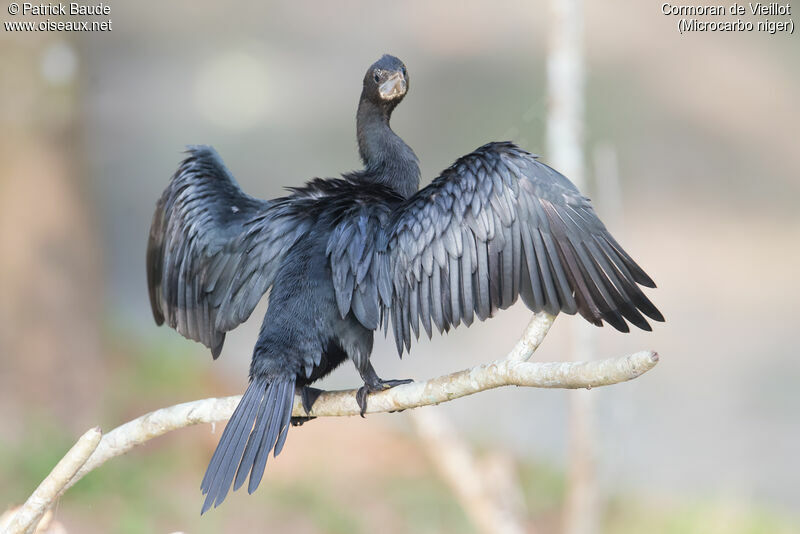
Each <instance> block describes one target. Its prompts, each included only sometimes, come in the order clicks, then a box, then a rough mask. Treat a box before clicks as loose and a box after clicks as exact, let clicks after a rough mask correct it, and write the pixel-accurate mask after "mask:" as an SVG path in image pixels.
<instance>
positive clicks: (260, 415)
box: [200, 377, 295, 514]
mask: <svg viewBox="0 0 800 534" xmlns="http://www.w3.org/2000/svg"><path fill="white" fill-rule="evenodd" d="M294 380H295V379H294V377H290V378H286V379H285V380H283V381H273V382H269V383H268V382H267V381H266V379H264V378H255V379H253V380H252V381H251V382H250V386H249V387H248V388H247V391H245V393H244V395H243V396H242V400H241V402H239V406H237V407H236V410H235V411H234V412H233V415H232V416H231V418H230V420H229V421H228V424H227V425H226V426H225V431H224V432H223V433H222V438H220V440H219V445H217V450H216V451H214V456H212V457H211V462H210V463H209V464H208V469H206V474H205V476H204V477H203V482H202V483H201V484H200V488H201V489H202V490H203V495H205V496H206V500H205V502H204V503H203V509H202V511H201V512H200V513H201V514H203V513H205V512H206V510H208V509H209V508H211V505H214V507H217V506H219V505H220V504H221V503H222V501H224V500H225V496H226V495H228V490H229V489H230V487H231V482H233V489H234V491H235V490H237V489H239V487H240V486H241V485H242V483H244V479H245V478H247V475H248V473H249V474H250V483H249V484H248V486H247V491H248V492H250V493H253V492H254V491H255V490H256V488H257V487H258V484H259V483H260V482H261V477H262V475H263V474H264V467H266V465H267V456H268V455H269V452H270V451H271V450H272V449H273V448H274V449H275V456H277V455H278V454H279V453H280V452H281V449H282V448H283V444H284V443H285V442H286V436H287V434H288V432H289V420H290V419H291V417H292V405H293V404H294ZM234 475H235V476H236V480H235V481H234Z"/></svg>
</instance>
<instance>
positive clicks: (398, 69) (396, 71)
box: [362, 54, 408, 110]
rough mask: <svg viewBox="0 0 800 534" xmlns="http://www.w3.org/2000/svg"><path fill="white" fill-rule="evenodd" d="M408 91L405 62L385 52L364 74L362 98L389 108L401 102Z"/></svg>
mask: <svg viewBox="0 0 800 534" xmlns="http://www.w3.org/2000/svg"><path fill="white" fill-rule="evenodd" d="M407 92H408V72H407V71H406V66H405V65H403V62H402V61H400V60H399V59H397V58H396V57H394V56H390V55H389V54H384V55H383V57H381V58H380V59H379V60H378V61H376V62H375V63H373V64H372V65H371V66H370V68H369V69H367V73H366V74H365V75H364V90H363V92H362V98H366V99H368V100H370V101H372V102H373V103H374V104H377V105H378V106H380V107H382V108H388V109H389V110H391V109H394V107H395V106H396V105H397V104H399V103H400V101H401V100H402V99H403V97H404V96H406V93H407Z"/></svg>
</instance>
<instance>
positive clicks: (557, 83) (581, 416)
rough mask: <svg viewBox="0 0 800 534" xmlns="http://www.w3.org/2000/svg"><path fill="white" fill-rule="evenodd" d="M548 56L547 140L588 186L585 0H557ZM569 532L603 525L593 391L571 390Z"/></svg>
mask: <svg viewBox="0 0 800 534" xmlns="http://www.w3.org/2000/svg"><path fill="white" fill-rule="evenodd" d="M550 5H551V13H552V19H551V24H550V35H549V50H548V61H547V94H548V117H547V144H548V154H549V159H550V161H551V162H552V164H553V165H554V166H555V167H556V168H557V169H559V170H560V171H561V172H562V173H564V174H565V175H566V176H568V177H569V178H570V180H572V181H573V182H574V183H575V185H577V186H578V187H579V188H580V189H582V190H584V191H585V189H586V183H585V182H586V181H585V172H584V157H583V142H584V138H583V124H584V64H583V2H582V0H551V2H550ZM573 325H574V326H573V328H574V332H573V347H574V348H573V359H574V360H590V359H592V339H591V336H592V332H591V330H590V328H591V326H589V325H588V324H586V323H585V322H584V321H574V322H573ZM569 398H570V413H569V454H568V456H567V465H568V478H567V495H566V506H565V511H564V532H565V533H567V534H595V533H596V532H598V530H599V525H598V523H599V514H598V499H597V482H596V476H595V450H594V438H593V424H592V419H593V417H592V416H593V412H592V398H591V392H589V391H584V390H578V391H575V392H574V393H571V394H570V396H569Z"/></svg>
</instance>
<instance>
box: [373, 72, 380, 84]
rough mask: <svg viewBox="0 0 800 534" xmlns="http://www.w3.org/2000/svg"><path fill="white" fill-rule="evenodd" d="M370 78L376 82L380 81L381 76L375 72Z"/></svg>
mask: <svg viewBox="0 0 800 534" xmlns="http://www.w3.org/2000/svg"><path fill="white" fill-rule="evenodd" d="M372 79H373V80H375V83H378V82H379V81H381V77H380V76H378V73H377V72H376V73H375V74H373V75H372Z"/></svg>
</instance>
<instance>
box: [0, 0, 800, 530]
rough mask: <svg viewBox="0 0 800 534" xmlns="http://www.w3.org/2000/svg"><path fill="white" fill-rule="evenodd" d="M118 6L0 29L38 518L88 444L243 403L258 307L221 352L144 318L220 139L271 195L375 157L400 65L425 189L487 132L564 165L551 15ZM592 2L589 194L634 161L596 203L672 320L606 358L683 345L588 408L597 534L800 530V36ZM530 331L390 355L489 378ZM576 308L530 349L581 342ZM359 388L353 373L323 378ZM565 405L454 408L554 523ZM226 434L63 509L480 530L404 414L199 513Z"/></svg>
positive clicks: (534, 514)
mask: <svg viewBox="0 0 800 534" xmlns="http://www.w3.org/2000/svg"><path fill="white" fill-rule="evenodd" d="M110 5H111V6H112V12H111V19H112V20H113V31H112V32H110V33H82V34H71V35H67V34H59V33H25V34H23V33H11V32H7V31H5V32H2V33H0V161H2V165H0V251H2V252H0V354H1V355H2V356H1V357H0V414H2V421H3V424H2V425H0V502H1V503H9V504H10V503H13V502H21V501H22V500H24V499H25V497H26V496H27V495H28V494H29V493H30V491H31V490H32V489H33V488H34V487H35V485H36V484H37V483H38V481H39V480H40V479H41V478H42V477H43V476H44V475H45V474H46V473H47V472H48V471H49V470H50V468H51V467H52V466H53V464H54V463H55V462H56V461H57V460H58V458H60V456H61V455H62V454H63V452H64V451H65V450H66V449H67V448H68V447H69V446H70V444H71V443H72V442H73V440H74V439H75V438H76V437H77V436H78V435H79V434H80V433H81V432H82V431H83V430H85V429H86V428H89V427H91V426H93V425H95V424H98V423H99V424H101V425H102V427H103V429H105V430H108V429H110V428H112V427H113V426H116V425H117V424H119V423H121V422H123V421H125V420H128V419H130V418H132V417H136V416H138V415H140V414H141V413H143V412H145V411H149V410H152V409H155V408H159V407H162V406H165V405H170V404H174V403H178V402H183V401H187V400H191V399H195V398H202V397H207V396H213V395H228V394H234V393H237V392H240V391H242V390H243V387H244V384H245V383H246V376H247V366H248V362H249V358H250V352H251V349H252V345H253V343H254V340H255V337H256V334H257V329H258V326H259V324H260V320H261V317H262V313H263V303H262V307H261V308H259V310H257V311H256V313H254V315H253V319H252V320H251V321H250V322H249V323H248V324H247V325H245V327H243V328H241V329H240V330H237V331H236V332H234V333H233V334H232V335H230V336H229V341H228V343H227V344H226V347H225V350H224V351H223V352H224V353H223V356H222V357H221V358H220V360H219V361H218V362H215V363H213V364H212V362H211V358H209V355H208V352H207V351H205V350H203V349H202V347H201V346H199V345H196V344H193V343H191V342H188V341H185V340H183V339H182V338H180V337H179V336H178V335H177V334H176V333H175V332H174V331H171V330H168V329H164V328H162V329H158V328H156V327H155V325H154V324H153V322H152V319H151V316H150V310H149V306H148V303H147V294H146V286H145V277H144V250H145V242H146V238H147V230H148V227H149V223H150V217H151V215H152V210H153V207H154V204H155V201H156V199H157V198H158V196H159V195H160V193H161V191H162V189H163V188H164V186H165V185H166V183H167V180H168V179H169V176H170V175H171V173H172V171H173V170H174V169H175V167H176V164H177V163H178V161H179V160H180V158H181V154H180V152H181V150H182V147H183V146H184V145H186V144H195V143H207V144H213V145H214V146H215V147H216V148H217V149H218V151H219V152H220V153H221V154H222V156H223V158H224V159H225V161H226V162H227V164H228V166H229V168H230V169H231V170H232V171H233V173H234V174H235V175H236V176H237V178H238V180H239V182H240V184H241V185H242V186H243V188H244V189H245V190H246V191H247V192H249V193H250V194H253V195H255V196H260V197H272V196H276V195H279V194H281V192H282V187H283V186H287V185H299V184H301V183H302V182H303V181H304V180H306V179H308V178H311V177H314V176H333V175H336V174H337V173H338V172H342V171H347V170H350V169H354V168H357V167H358V166H359V162H358V159H357V152H356V146H355V135H354V125H355V106H356V102H357V98H358V94H359V92H360V84H361V79H362V76H363V72H364V69H365V68H366V67H367V66H368V65H369V64H370V63H371V62H372V61H374V60H375V59H376V58H377V57H379V56H380V54H382V53H384V52H390V53H392V54H395V55H397V56H399V57H400V58H401V59H403V60H404V61H405V62H406V64H407V66H408V68H409V72H410V76H411V91H410V94H409V96H408V98H407V99H406V100H405V101H404V102H403V104H402V105H401V107H400V108H399V109H398V111H397V112H396V113H395V118H394V119H393V126H394V128H395V130H396V131H397V132H398V133H399V134H400V135H401V136H403V137H404V138H405V140H406V141H407V142H408V143H409V144H410V145H411V146H412V147H413V148H414V149H415V150H416V152H417V154H418V155H419V157H420V159H421V164H422V169H423V177H424V178H423V180H424V181H428V180H430V179H431V178H433V177H434V176H435V175H436V174H437V173H438V171H439V170H441V169H443V168H444V167H446V166H447V165H449V164H450V163H451V162H452V161H453V160H454V159H455V158H456V157H458V156H460V155H462V154H464V153H466V152H468V151H470V150H472V149H474V148H475V147H477V146H479V145H481V144H483V143H484V142H486V141H489V140H497V139H513V140H515V141H517V142H518V143H519V144H521V145H522V146H523V147H525V148H527V149H529V150H531V151H533V152H537V153H540V154H542V155H543V157H544V159H545V161H547V154H546V152H545V150H546V147H545V143H544V126H545V114H546V105H547V101H546V98H545V94H544V81H545V74H546V69H545V57H546V46H545V45H546V35H547V30H548V10H547V6H546V3H545V2H542V1H505V0H504V1H500V2H494V3H471V2H470V3H461V2H450V1H448V2H436V3H433V2H422V1H413V2H395V3H391V4H389V3H377V2H371V3H366V2H355V1H346V2H336V3H314V4H313V5H312V4H309V3H306V2H293V3H290V2H271V1H266V2H240V3H237V4H236V5H235V6H233V5H230V4H225V3H213V4H211V3H207V4H202V5H201V4H198V3H197V2H189V1H187V0H174V1H172V2H167V3H163V2H162V3H157V2H126V3H123V2H110ZM585 7H586V21H585V27H586V37H585V43H586V51H587V76H588V77H587V88H586V91H587V124H586V134H587V146H586V154H587V166H588V168H589V170H590V172H589V181H590V182H592V174H593V172H592V169H594V168H595V167H597V168H600V166H602V162H603V161H607V160H606V159H602V158H601V157H599V155H601V154H608V153H612V154H614V155H615V157H616V161H617V162H618V172H619V179H620V188H621V192H622V193H621V198H615V197H614V196H613V195H612V196H608V195H604V194H603V192H602V191H598V190H597V189H596V188H594V187H593V186H592V185H590V186H589V188H588V191H587V192H588V193H589V194H590V196H593V197H594V198H595V201H596V204H597V207H598V211H599V213H600V215H601V216H602V217H604V218H605V219H607V220H608V221H609V225H610V226H611V228H612V231H613V232H614V233H615V234H616V235H618V237H619V238H620V240H621V241H622V242H623V243H624V244H625V246H626V248H628V249H629V250H630V251H631V252H632V254H633V255H634V256H635V257H636V258H637V259H638V260H640V263H641V264H642V265H643V266H644V267H645V269H646V270H647V271H648V272H649V273H650V274H651V275H652V276H653V278H654V279H655V280H656V281H657V282H658V284H659V289H658V290H655V291H653V292H651V293H650V294H651V296H652V298H653V300H654V301H655V302H656V303H657V304H658V306H659V307H660V308H661V309H662V310H663V311H664V313H665V315H666V317H667V319H668V322H667V323H666V324H665V325H658V326H656V328H655V331H654V332H653V333H651V334H647V333H641V332H636V333H632V334H630V335H625V336H623V335H618V334H617V333H616V332H613V331H611V330H609V329H603V330H600V331H598V332H597V335H596V336H595V337H596V340H597V353H598V354H599V355H601V356H603V357H605V356H615V355H621V354H624V353H628V352H632V351H635V350H640V349H644V348H653V349H655V350H658V351H659V352H660V353H661V355H662V359H661V363H660V364H659V366H658V367H657V368H656V370H654V371H653V372H652V373H649V374H648V375H646V376H645V377H642V379H640V380H636V381H634V382H631V383H629V384H625V385H620V386H615V387H612V388H603V389H599V390H594V391H593V393H592V394H593V395H596V410H597V426H598V433H597V434H598V435H597V439H598V443H597V450H598V454H599V464H598V465H599V476H600V481H601V486H602V489H603V497H604V499H603V502H604V506H603V510H604V530H605V531H606V532H610V533H620V534H626V533H637V532H645V531H646V532H653V533H665V534H667V533H669V534H671V533H703V534H706V533H717V532H719V533H726V534H727V533H733V534H737V533H743V534H744V533H747V534H751V533H753V534H755V533H765V534H766V533H770V534H772V533H782V532H786V533H788V532H797V531H800V519H798V515H797V510H798V509H800V483H798V482H800V464H798V463H797V461H796V454H797V445H798V443H799V442H800V426H799V425H798V420H797V413H796V412H797V410H796V408H797V406H798V403H800V393H798V391H800V390H798V388H797V384H798V382H800V367H798V365H797V361H796V328H797V319H796V314H795V311H796V303H797V302H798V299H799V298H800V284H798V281H797V273H798V266H800V261H798V260H800V251H799V249H800V247H798V244H800V217H798V208H797V202H798V198H799V195H800V179H799V178H798V176H800V157H799V156H798V139H800V126H799V125H800V112H799V111H798V104H797V95H798V94H800V61H798V59H800V48H799V47H798V45H797V43H798V41H797V37H796V36H786V35H775V36H771V35H768V34H732V35H717V34H689V35H685V36H680V35H679V34H678V32H677V29H676V27H675V23H676V21H675V20H674V18H670V17H665V16H663V15H661V14H660V9H659V6H658V5H656V3H652V2H637V3H634V2H624V1H621V0H610V1H608V2H602V3H587V5H586V6H585ZM0 18H2V19H3V20H8V19H9V18H10V17H8V16H7V15H6V14H5V12H3V14H2V16H0ZM34 20H38V19H34ZM527 317H528V312H527V311H526V310H525V309H524V308H522V307H520V306H517V307H515V308H514V309H513V310H510V311H507V312H504V313H501V314H500V316H499V318H497V319H495V320H493V321H490V322H488V323H486V324H481V325H476V326H474V327H473V328H471V329H469V330H463V329H462V330H459V331H457V332H453V333H451V334H450V335H449V336H446V337H439V338H436V339H434V340H433V341H431V342H427V341H426V342H422V343H420V344H419V345H417V346H416V347H415V348H414V351H413V354H412V355H411V357H408V358H406V359H404V360H403V361H402V362H400V361H398V359H397V358H396V356H395V352H394V349H393V342H391V340H389V341H386V340H383V339H380V340H379V341H378V342H377V343H376V352H375V356H376V357H375V359H374V362H375V365H376V368H377V369H378V372H379V373H380V374H381V376H388V377H400V378H405V377H413V378H418V379H421V378H425V377H429V376H433V375H435V374H439V373H443V372H448V371H453V370H456V369H458V368H462V367H465V366H469V365H474V364H477V363H479V362H482V361H486V360H489V359H493V358H496V357H499V356H501V355H503V354H505V352H506V351H507V349H508V348H510V347H511V346H512V344H513V342H514V340H515V339H516V337H517V336H518V334H519V332H521V330H522V327H523V326H524V324H525V322H526V320H527ZM572 320H575V319H572V318H569V317H562V318H560V319H559V320H558V322H557V323H556V326H555V327H554V329H553V331H552V332H551V334H550V336H549V338H548V340H547V342H546V343H545V344H544V346H543V347H542V349H540V352H539V353H537V358H538V359H540V360H545V359H548V360H549V359H561V358H563V357H565V355H566V354H568V352H569V348H570V339H569V334H570V332H571V331H572V330H571V329H569V328H565V327H564V323H566V322H568V321H572ZM357 384H358V379H357V375H356V374H355V373H354V372H353V369H352V368H350V366H347V365H345V366H343V368H342V369H341V370H339V371H337V372H336V373H335V374H334V375H333V376H332V377H330V378H329V379H328V380H327V381H326V383H325V387H331V388H333V387H352V386H355V385H357ZM568 395H570V393H569V392H565V391H545V390H522V389H513V390H512V389H504V390H498V391H491V392H487V393H484V394H481V395H477V396H474V397H471V398H467V399H463V400H459V401H458V402H454V403H448V405H446V406H441V407H438V408H434V409H436V410H440V411H442V412H443V413H446V414H447V415H448V416H449V417H450V418H451V419H452V420H453V421H454V423H455V424H456V425H457V427H458V428H459V429H460V430H461V431H462V432H463V433H464V434H465V435H466V436H467V437H468V438H469V440H470V441H471V442H472V443H474V444H475V446H476V447H478V448H479V449H481V450H483V451H487V453H488V451H491V452H492V454H502V455H505V456H507V457H508V458H510V459H511V461H512V462H513V463H514V465H516V466H517V467H518V476H519V479H520V481H521V485H522V487H523V490H524V497H525V502H526V505H527V508H528V510H529V511H530V513H531V522H532V525H535V527H536V528H537V531H538V532H544V533H547V532H558V530H559V527H560V510H561V506H562V503H563V490H564V475H563V473H564V470H565V469H564V468H565V461H566V458H565V454H564V451H565V448H566V437H565V418H566V399H567V397H568ZM216 430H217V432H218V431H219V429H216ZM217 437H218V433H212V432H210V429H209V428H208V427H207V426H204V427H200V428H192V429H188V430H184V431H180V432H177V433H175V434H174V435H169V436H166V437H164V438H160V439H158V440H155V441H154V442H151V443H150V444H148V445H147V446H145V447H142V448H141V449H140V450H136V451H134V452H133V453H131V454H129V455H127V456H125V457H122V458H118V459H116V460H114V461H112V462H110V463H109V464H107V465H106V466H104V467H102V468H101V469H99V470H98V471H96V472H94V473H92V474H91V475H90V476H88V477H87V478H86V479H85V480H83V481H82V482H81V483H80V484H78V485H77V486H76V487H75V488H74V489H73V490H71V491H70V492H69V493H68V494H67V495H66V496H65V497H64V498H63V499H62V500H61V502H60V504H59V507H58V509H57V510H56V516H57V518H58V519H59V520H60V521H61V522H62V523H64V525H65V526H66V527H67V528H68V529H69V530H70V531H71V532H89V533H91V532H119V533H128V532H153V531H161V532H165V531H171V530H185V531H187V532H217V531H226V532H237V531H247V530H251V529H253V528H255V527H254V525H257V526H258V529H259V530H262V529H269V530H271V531H278V532H301V533H304V532H334V533H338V532H342V533H344V532H369V531H374V530H380V531H381V532H409V531H411V532H470V531H471V529H472V528H473V527H471V526H470V524H469V521H468V520H467V518H466V516H465V515H464V514H463V512H462V511H461V509H460V507H459V504H458V502H457V501H456V500H455V498H454V497H453V496H452V493H451V491H450V490H449V489H448V488H447V487H446V486H445V484H444V483H443V482H441V481H440V480H439V479H438V478H437V476H436V474H435V472H434V470H433V469H432V467H431V465H430V464H429V461H428V460H427V458H426V456H425V453H424V450H422V448H421V446H420V444H419V443H418V441H417V439H416V438H415V435H414V433H413V431H412V429H411V427H410V425H409V423H408V421H407V419H406V417H405V416H404V415H400V414H392V415H382V416H371V417H369V418H367V419H366V420H359V419H346V420H345V419H343V420H325V421H314V422H313V423H311V424H308V425H305V426H303V427H302V428H299V429H294V430H293V431H292V432H291V437H290V438H289V440H290V446H289V447H287V448H286V449H285V451H284V452H283V454H282V455H281V457H280V458H279V459H278V460H276V461H274V462H273V461H271V466H270V468H269V470H268V473H267V476H266V479H265V483H263V484H262V487H261V489H260V490H259V491H258V492H257V493H256V494H255V495H253V496H250V497H247V496H246V495H243V494H239V493H237V494H236V495H235V496H234V497H233V498H229V499H228V501H226V503H225V506H223V507H221V508H220V509H218V510H216V511H214V512H212V513H210V514H207V515H206V516H204V517H203V518H202V519H201V518H200V517H199V515H198V512H199V506H200V502H201V501H200V494H199V488H198V486H199V481H200V478H201V476H202V472H203V470H204V468H205V464H206V462H207V460H208V458H209V456H210V454H211V452H212V450H213V447H214V446H215V444H216V440H217ZM240 493H241V492H240Z"/></svg>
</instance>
